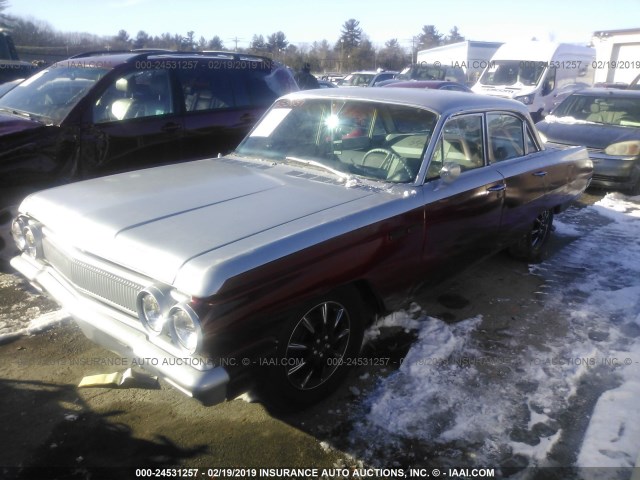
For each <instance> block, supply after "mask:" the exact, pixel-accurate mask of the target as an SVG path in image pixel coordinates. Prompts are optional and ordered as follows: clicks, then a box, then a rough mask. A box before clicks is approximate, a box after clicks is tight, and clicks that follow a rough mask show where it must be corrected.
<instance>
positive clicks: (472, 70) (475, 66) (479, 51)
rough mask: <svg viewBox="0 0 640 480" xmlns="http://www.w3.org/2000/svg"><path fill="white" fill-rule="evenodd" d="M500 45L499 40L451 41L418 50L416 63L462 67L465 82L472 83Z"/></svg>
mask: <svg viewBox="0 0 640 480" xmlns="http://www.w3.org/2000/svg"><path fill="white" fill-rule="evenodd" d="M500 45H502V43H501V42H478V41H474V40H467V41H464V42H457V43H451V44H449V45H443V46H441V47H434V48H428V49H426V50H420V51H419V52H418V55H417V57H416V58H417V59H416V63H418V65H421V64H422V65H434V64H435V65H441V66H442V67H447V68H452V69H462V71H463V72H464V75H465V79H466V83H467V84H469V85H473V84H474V83H475V82H476V80H477V79H478V77H479V76H480V74H481V73H482V71H483V70H484V69H485V68H486V67H487V65H488V64H489V60H491V58H492V57H493V55H494V53H496V51H497V50H498V48H499V47H500Z"/></svg>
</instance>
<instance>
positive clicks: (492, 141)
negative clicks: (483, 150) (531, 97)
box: [487, 113, 525, 163]
mask: <svg viewBox="0 0 640 480" xmlns="http://www.w3.org/2000/svg"><path fill="white" fill-rule="evenodd" d="M487 131H488V135H489V160H490V161H491V163H494V162H502V161H504V160H509V159H510V158H516V157H522V156H523V155H525V145H524V125H523V122H522V120H521V119H520V118H518V117H516V116H514V115H510V114H507V113H489V114H487Z"/></svg>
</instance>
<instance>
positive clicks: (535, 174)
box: [532, 170, 547, 177]
mask: <svg viewBox="0 0 640 480" xmlns="http://www.w3.org/2000/svg"><path fill="white" fill-rule="evenodd" d="M546 174H547V172H545V171H544V170H540V171H539V172H535V173H533V174H532V175H533V176H534V177H544V176H545V175H546Z"/></svg>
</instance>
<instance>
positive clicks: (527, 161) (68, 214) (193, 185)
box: [12, 88, 591, 405]
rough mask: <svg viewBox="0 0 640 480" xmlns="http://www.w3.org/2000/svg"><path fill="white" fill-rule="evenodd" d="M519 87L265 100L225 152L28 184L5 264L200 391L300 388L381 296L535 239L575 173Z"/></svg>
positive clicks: (335, 354)
mask: <svg viewBox="0 0 640 480" xmlns="http://www.w3.org/2000/svg"><path fill="white" fill-rule="evenodd" d="M590 177H591V161H590V160H589V157H588V155H587V152H586V150H585V149H584V148H581V147H576V148H570V149H563V150H560V149H546V148H545V147H544V145H543V144H542V142H541V141H540V139H539V137H538V134H537V131H536V129H535V127H534V125H533V123H532V122H531V119H530V117H529V114H528V113H527V110H526V107H525V106H524V105H522V104H521V103H518V102H515V101H512V100H506V99H499V98H493V97H489V96H485V95H469V94H466V93H460V92H435V91H416V90H412V89H406V88H395V89H392V88H386V89H382V88H375V89H340V88H335V89H324V90H313V91H305V92H297V93H292V94H289V95H287V96H284V97H283V98H281V99H279V100H277V101H276V102H275V104H274V105H273V106H272V107H271V109H270V110H269V111H268V112H267V113H266V114H265V116H264V117H263V118H262V120H261V121H260V122H259V123H258V124H257V125H256V126H255V128H253V130H252V131H251V132H250V133H249V135H248V136H247V137H246V138H245V139H244V141H243V142H242V143H241V144H240V146H239V147H238V148H237V149H236V150H235V152H233V153H232V154H230V155H228V156H225V157H222V158H213V159H205V160H200V161H194V162H189V163H184V164H180V165H168V166H163V167H157V168H152V169H147V170H143V171H136V172H132V173H125V174H119V175H115V176H109V177H103V178H97V179H92V180H88V181H84V182H78V183H74V184H70V185H66V186H63V187H59V188H54V189H50V190H46V191H42V192H39V193H36V194H33V195H31V196H29V197H28V198H27V199H26V200H25V201H24V202H23V203H22V204H21V206H20V214H19V216H18V217H17V219H16V220H15V221H14V223H13V228H12V231H13V233H14V236H15V239H16V242H17V245H18V246H19V247H20V249H21V250H22V252H23V253H22V255H20V256H18V257H15V258H14V259H13V260H12V265H13V266H14V267H15V268H16V269H17V270H18V271H20V272H21V273H22V274H23V275H25V276H26V277H27V278H28V279H29V280H30V281H31V282H33V283H35V284H36V285H38V286H39V287H40V288H42V289H44V290H46V291H48V292H49V293H50V294H51V295H52V296H53V297H54V298H55V299H57V300H58V301H59V302H60V303H61V304H62V305H63V306H64V307H65V309H66V310H67V311H68V312H69V313H70V314H71V315H73V316H74V317H75V318H76V320H77V322H78V324H79V325H80V327H81V328H82V329H83V331H84V332H85V333H86V335H87V336H88V337H89V338H91V339H93V340H95V341H96V342H98V343H100V344H102V345H104V346H105V347H107V348H111V349H113V350H114V351H115V352H119V354H120V355H122V356H124V357H127V358H130V357H133V358H137V359H138V362H137V364H138V365H140V364H141V363H142V365H144V366H145V367H147V368H148V369H149V370H151V371H153V372H155V373H156V374H158V375H160V376H161V377H163V378H165V379H166V380H167V381H168V382H169V383H171V384H172V385H174V386H176V387H177V388H178V389H180V390H181V391H183V392H185V393H187V394H188V395H190V396H193V397H195V398H197V399H199V400H201V401H202V402H204V403H215V402H219V401H222V400H224V399H225V398H230V397H234V396H236V395H237V394H238V393H240V392H242V391H244V390H246V389H247V388H250V387H251V386H252V385H257V388H258V391H260V392H261V393H262V394H263V395H265V397H264V398H270V399H272V401H273V399H275V401H282V402H283V403H285V404H291V403H293V404H301V405H306V404H309V403H311V402H314V401H317V400H318V399H320V398H323V397H324V396H326V395H328V394H330V393H331V392H332V391H333V390H334V389H335V388H336V386H337V385H338V383H339V382H340V381H341V380H342V379H343V378H344V376H345V375H346V373H347V370H348V367H349V366H350V365H353V364H356V363H357V358H358V354H359V351H360V346H361V343H362V338H363V330H364V328H365V326H366V325H367V324H368V322H369V321H371V319H372V318H373V316H374V315H375V314H382V313H384V312H388V311H393V310H395V309H397V308H399V307H401V306H404V305H406V301H407V299H408V298H410V295H411V292H413V291H414V288H416V287H417V286H418V285H422V284H429V283H434V282H438V281H440V280H441V279H442V278H443V277H444V276H447V275H451V274H453V273H455V272H457V271H460V270H461V269H463V268H464V267H466V266H468V265H469V263H470V262H472V261H474V260H477V259H479V258H481V257H483V256H485V255H488V254H491V253H493V252H496V251H498V250H501V249H504V248H506V247H509V246H511V248H512V251H513V252H514V253H515V254H516V255H518V256H523V257H524V258H527V259H531V260H534V259H537V258H539V257H540V256H541V255H542V254H543V253H544V250H545V245H546V242H547V239H548V237H549V235H550V233H551V230H552V228H551V227H552V221H553V215H554V213H558V212H560V211H561V210H563V209H564V208H565V207H566V206H567V205H568V204H569V203H570V202H571V201H572V200H574V199H575V198H576V197H578V196H579V195H580V194H581V193H582V192H583V191H584V189H585V188H586V187H587V185H588V183H589V180H590Z"/></svg>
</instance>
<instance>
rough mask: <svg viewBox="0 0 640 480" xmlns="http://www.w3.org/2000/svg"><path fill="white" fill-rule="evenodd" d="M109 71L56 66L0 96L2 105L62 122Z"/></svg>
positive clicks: (7, 108) (18, 111) (9, 108)
mask: <svg viewBox="0 0 640 480" xmlns="http://www.w3.org/2000/svg"><path fill="white" fill-rule="evenodd" d="M107 72H108V70H107V69H101V68H87V67H56V66H55V65H54V66H53V67H51V68H50V69H47V70H43V71H41V72H38V73H36V74H35V75H33V76H31V77H29V78H28V79H27V80H25V81H23V82H22V83H20V84H19V85H18V86H16V87H15V88H13V89H12V90H10V91H9V92H7V93H6V94H5V95H3V96H2V98H0V108H2V109H5V110H8V111H16V112H17V113H20V112H22V113H26V114H29V115H34V116H36V117H43V118H45V119H46V120H47V121H48V122H50V123H53V124H60V123H61V122H62V121H63V120H64V119H65V118H66V116H67V115H68V114H69V112H70V111H71V109H72V108H73V107H74V106H75V105H76V104H77V103H78V102H79V101H80V100H81V99H82V98H83V97H84V96H85V95H86V93H87V91H88V90H89V89H90V88H92V87H93V85H94V84H95V83H96V82H97V81H98V80H99V79H100V78H102V77H103V76H104V75H105V74H106V73H107Z"/></svg>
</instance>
